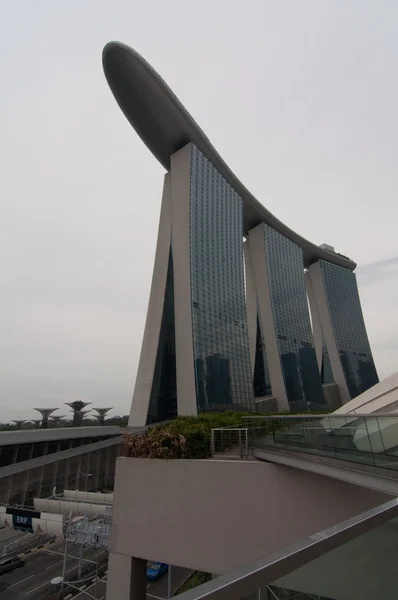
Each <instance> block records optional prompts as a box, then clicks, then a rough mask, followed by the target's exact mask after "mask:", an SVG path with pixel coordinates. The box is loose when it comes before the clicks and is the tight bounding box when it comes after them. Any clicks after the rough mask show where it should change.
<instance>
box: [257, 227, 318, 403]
mask: <svg viewBox="0 0 398 600" xmlns="http://www.w3.org/2000/svg"><path fill="white" fill-rule="evenodd" d="M263 227H264V242H265V255H266V262H267V271H268V283H269V289H270V295H271V305H272V313H273V317H274V326H275V334H276V338H277V343H278V349H279V354H280V360H281V366H282V372H283V377H284V381H285V388H286V394H287V398H288V401H289V406H290V410H292V411H295V412H302V411H306V410H323V409H324V408H325V398H324V395H323V389H322V383H321V378H320V374H319V371H318V365H317V360H316V354H315V349H314V341H313V337H312V330H311V322H310V315H309V309H308V301H307V292H306V289H305V282H304V267H303V251H302V249H301V248H300V247H299V246H298V245H297V244H295V243H294V242H292V241H291V240H289V239H288V238H286V237H285V236H283V235H282V234H281V233H279V232H278V231H275V229H273V228H272V227H270V226H269V225H265V224H264V225H263Z"/></svg>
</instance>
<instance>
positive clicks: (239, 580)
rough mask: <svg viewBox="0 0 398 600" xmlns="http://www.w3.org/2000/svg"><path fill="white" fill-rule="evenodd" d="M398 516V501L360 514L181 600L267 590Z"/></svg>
mask: <svg viewBox="0 0 398 600" xmlns="http://www.w3.org/2000/svg"><path fill="white" fill-rule="evenodd" d="M397 516H398V499H397V498H396V499H394V500H391V501H390V502H386V503H385V504H382V505H381V506H377V507H375V508H372V509H371V510H369V511H366V512H364V513H361V514H359V515H356V516H355V517H353V518H351V519H348V520H346V521H344V522H342V523H340V524H338V525H334V526H333V527H330V528H328V529H325V530H323V531H321V532H318V533H315V534H313V535H311V536H309V537H308V538H306V539H304V540H302V541H300V542H298V543H296V544H294V545H292V546H290V547H288V548H285V549H283V550H282V551H280V552H276V553H274V554H270V555H268V556H266V557H264V558H260V559H258V560H256V561H255V562H253V563H251V564H250V565H247V566H243V567H239V568H238V569H235V570H234V571H231V572H230V573H227V574H225V575H222V576H220V577H217V578H215V579H212V580H211V581H208V582H207V583H204V584H202V585H200V586H198V587H196V588H194V589H192V590H189V591H187V592H184V593H183V594H181V595H180V596H179V599H180V600H240V599H242V598H244V597H245V596H248V595H249V594H252V593H255V592H257V591H259V590H264V589H265V588H267V586H269V585H270V584H272V583H273V582H275V581H277V580H279V579H281V578H282V577H284V576H285V575H288V574H289V573H291V572H292V571H295V570H296V569H298V568H300V567H302V566H304V565H306V564H308V563H310V562H312V561H313V560H315V559H317V558H319V557H320V556H323V555H324V554H327V553H328V552H330V551H331V550H334V549H335V548H339V547H340V546H342V545H343V544H346V543H347V542H350V541H351V540H354V539H356V538H357V537H359V536H361V535H363V534H364V533H367V532H368V531H371V530H372V529H375V528H376V527H378V526H380V525H383V524H384V523H387V522H388V521H390V520H391V519H393V518H396V517H397Z"/></svg>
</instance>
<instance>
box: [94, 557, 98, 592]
mask: <svg viewBox="0 0 398 600" xmlns="http://www.w3.org/2000/svg"><path fill="white" fill-rule="evenodd" d="M97 581H98V562H97V564H96V565H95V587H94V597H95V598H97Z"/></svg>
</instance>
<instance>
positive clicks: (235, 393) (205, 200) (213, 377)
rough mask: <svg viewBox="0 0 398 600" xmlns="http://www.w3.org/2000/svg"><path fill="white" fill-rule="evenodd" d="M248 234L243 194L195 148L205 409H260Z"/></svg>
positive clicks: (199, 347)
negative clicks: (247, 279) (248, 288)
mask: <svg viewBox="0 0 398 600" xmlns="http://www.w3.org/2000/svg"><path fill="white" fill-rule="evenodd" d="M242 233H243V200H242V198H241V197H240V196H239V195H238V194H237V192H236V191H235V190H234V189H233V188H232V187H231V186H230V185H229V184H228V183H227V181H226V180H225V179H224V178H223V177H222V175H221V174H220V173H219V172H218V171H217V169H216V168H215V167H214V166H213V165H212V164H211V163H210V162H209V160H208V159H207V158H206V157H205V156H204V155H203V154H202V153H201V152H200V150H199V149H198V148H196V147H195V146H193V147H192V154H191V186H190V261H191V300H192V329H193V345H194V364H195V380H196V395H197V406H198V411H199V412H200V411H209V410H220V411H221V410H228V409H236V410H239V409H242V410H254V395H253V385H252V378H251V367H250V353H249V339H248V332H247V318H246V300H245V287H244V267H243V237H242Z"/></svg>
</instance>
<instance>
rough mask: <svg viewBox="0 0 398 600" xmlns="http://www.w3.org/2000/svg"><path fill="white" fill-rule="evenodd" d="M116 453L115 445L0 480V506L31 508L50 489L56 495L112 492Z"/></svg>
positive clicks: (117, 453) (46, 495)
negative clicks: (77, 492)
mask: <svg viewBox="0 0 398 600" xmlns="http://www.w3.org/2000/svg"><path fill="white" fill-rule="evenodd" d="M119 452H120V444H115V445H113V446H108V447H107V448H102V449H100V450H94V451H92V452H87V454H82V455H80V456H74V457H72V458H68V459H64V460H58V461H57V460H55V461H54V462H53V463H50V464H47V465H44V466H42V467H35V468H34V469H29V468H26V469H25V470H23V471H21V472H19V473H15V474H14V475H8V476H6V477H0V503H1V504H22V505H24V506H33V499H34V498H47V497H49V496H51V495H52V493H53V490H54V487H56V489H57V492H58V493H61V492H62V491H63V490H64V489H79V490H82V491H105V490H106V491H112V490H113V485H114V479H115V463H116V458H117V457H118V456H119ZM28 464H29V463H28Z"/></svg>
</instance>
